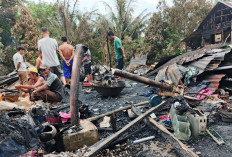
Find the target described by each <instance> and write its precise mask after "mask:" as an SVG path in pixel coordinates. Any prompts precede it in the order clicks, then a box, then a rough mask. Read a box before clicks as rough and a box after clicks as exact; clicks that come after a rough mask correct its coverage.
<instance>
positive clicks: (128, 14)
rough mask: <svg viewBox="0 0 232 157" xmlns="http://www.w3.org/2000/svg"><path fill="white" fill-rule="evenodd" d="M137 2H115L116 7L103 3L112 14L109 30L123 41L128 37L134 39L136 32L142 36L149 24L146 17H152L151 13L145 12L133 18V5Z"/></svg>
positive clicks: (134, 0)
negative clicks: (146, 25)
mask: <svg viewBox="0 0 232 157" xmlns="http://www.w3.org/2000/svg"><path fill="white" fill-rule="evenodd" d="M135 2H136V0H115V6H111V5H110V4H109V3H106V2H103V3H104V4H105V6H106V8H107V9H108V10H109V12H110V14H109V15H110V17H109V19H108V23H109V29H111V30H112V31H114V32H115V33H116V34H117V36H118V37H119V38H121V39H122V40H123V39H124V37H125V36H126V35H127V36H130V37H132V36H133V35H134V33H136V32H137V33H139V34H141V32H142V31H143V28H144V26H145V24H146V22H147V18H146V17H148V16H149V15H150V14H149V13H147V14H145V12H146V10H143V11H142V12H141V13H140V14H139V15H138V16H137V17H135V18H133V16H132V15H133V13H134V9H133V7H132V4H133V3H135ZM114 8H116V11H114Z"/></svg>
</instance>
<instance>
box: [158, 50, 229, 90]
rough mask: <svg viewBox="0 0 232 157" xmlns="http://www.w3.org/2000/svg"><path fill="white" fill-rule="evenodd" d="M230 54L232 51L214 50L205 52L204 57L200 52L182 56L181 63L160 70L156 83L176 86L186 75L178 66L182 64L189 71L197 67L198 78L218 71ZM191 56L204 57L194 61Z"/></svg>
mask: <svg viewBox="0 0 232 157" xmlns="http://www.w3.org/2000/svg"><path fill="white" fill-rule="evenodd" d="M229 52H231V49H213V50H208V51H205V52H204V53H205V55H203V56H202V51H199V53H200V54H197V53H195V54H189V55H182V59H183V60H181V61H180V60H178V61H177V62H176V63H173V64H171V65H169V66H166V67H164V68H162V69H160V70H159V72H158V74H157V76H156V78H155V81H161V80H171V81H172V82H173V83H174V84H175V85H177V84H178V82H179V80H180V79H182V78H183V75H184V74H183V73H181V71H180V69H179V68H178V66H181V65H182V64H181V63H185V64H183V65H182V67H184V68H186V69H187V71H188V69H190V68H191V67H195V68H196V69H197V71H198V73H197V74H196V76H198V75H200V74H201V73H203V72H205V71H211V70H214V69H216V68H217V67H218V66H219V65H220V63H221V61H223V60H224V58H225V55H226V54H227V53H229ZM190 56H193V57H195V58H197V56H198V57H199V56H202V57H200V58H198V59H195V60H193V58H190ZM189 60H191V62H188V61H189ZM179 64H180V65H179ZM177 65H178V66H177ZM213 78H214V77H213ZM218 85H219V84H218ZM218 85H215V86H218ZM217 88H218V87H217Z"/></svg>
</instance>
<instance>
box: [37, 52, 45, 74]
mask: <svg viewBox="0 0 232 157" xmlns="http://www.w3.org/2000/svg"><path fill="white" fill-rule="evenodd" d="M41 65H42V54H40V55H39V57H38V58H37V59H36V68H37V70H38V73H39V75H40V76H41V77H43V78H44V76H43V74H42V73H41V71H40V66H41Z"/></svg>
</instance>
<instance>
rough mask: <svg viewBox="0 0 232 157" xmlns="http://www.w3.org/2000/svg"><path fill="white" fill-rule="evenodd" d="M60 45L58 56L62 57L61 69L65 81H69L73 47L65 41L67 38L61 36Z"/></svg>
mask: <svg viewBox="0 0 232 157" xmlns="http://www.w3.org/2000/svg"><path fill="white" fill-rule="evenodd" d="M61 40H62V45H61V46H60V47H59V52H60V56H61V58H62V59H63V62H62V64H63V70H64V77H65V79H66V82H67V83H69V81H70V78H71V75H72V65H73V57H74V48H73V46H72V45H70V44H68V43H67V38H66V37H62V38H61Z"/></svg>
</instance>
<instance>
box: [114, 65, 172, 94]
mask: <svg viewBox="0 0 232 157" xmlns="http://www.w3.org/2000/svg"><path fill="white" fill-rule="evenodd" d="M112 74H113V75H117V76H121V77H124V78H127V79H130V80H133V81H137V82H141V83H144V84H147V85H150V86H154V87H158V88H161V89H164V90H168V91H173V87H172V86H169V85H166V84H163V83H161V82H157V81H154V80H151V79H149V78H146V77H143V76H138V75H135V74H131V73H129V72H125V71H122V70H119V69H113V70H112Z"/></svg>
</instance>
